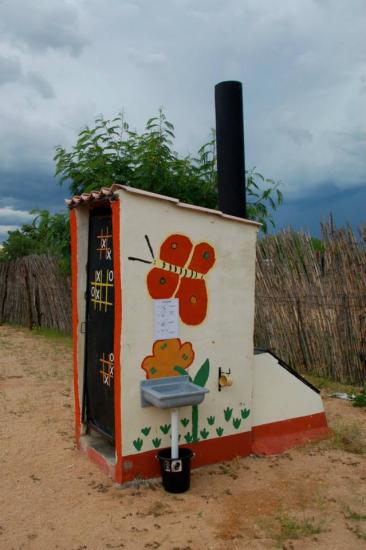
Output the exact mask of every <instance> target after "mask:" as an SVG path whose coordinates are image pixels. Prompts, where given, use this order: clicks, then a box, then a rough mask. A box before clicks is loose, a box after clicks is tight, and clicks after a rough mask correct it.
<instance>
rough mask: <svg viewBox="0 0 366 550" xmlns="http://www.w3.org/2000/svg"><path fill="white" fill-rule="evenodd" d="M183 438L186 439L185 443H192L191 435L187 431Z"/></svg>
mask: <svg viewBox="0 0 366 550" xmlns="http://www.w3.org/2000/svg"><path fill="white" fill-rule="evenodd" d="M184 439H185V440H186V442H187V443H192V441H193V436H192V434H191V433H190V432H187V433H186V435H185V436H184Z"/></svg>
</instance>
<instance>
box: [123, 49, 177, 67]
mask: <svg viewBox="0 0 366 550" xmlns="http://www.w3.org/2000/svg"><path fill="white" fill-rule="evenodd" d="M127 56H128V57H129V58H130V59H131V60H132V61H133V62H134V63H135V64H136V65H139V66H141V67H143V66H145V67H148V66H149V65H150V66H154V65H164V64H165V63H166V62H167V57H166V55H165V54H164V53H163V52H148V51H142V50H134V49H131V48H128V49H127Z"/></svg>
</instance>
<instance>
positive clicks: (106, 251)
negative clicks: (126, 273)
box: [97, 226, 112, 260]
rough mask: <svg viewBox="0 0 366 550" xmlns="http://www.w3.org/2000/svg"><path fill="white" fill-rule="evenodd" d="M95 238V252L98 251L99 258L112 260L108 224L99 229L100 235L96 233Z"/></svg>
mask: <svg viewBox="0 0 366 550" xmlns="http://www.w3.org/2000/svg"><path fill="white" fill-rule="evenodd" d="M97 239H98V245H97V252H99V259H100V260H101V259H102V258H104V259H105V260H112V248H111V240H112V234H111V233H110V231H109V228H108V226H107V227H106V229H101V231H100V235H97Z"/></svg>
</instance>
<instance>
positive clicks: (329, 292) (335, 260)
mask: <svg viewBox="0 0 366 550" xmlns="http://www.w3.org/2000/svg"><path fill="white" fill-rule="evenodd" d="M322 233H323V234H322V246H323V249H322V250H319V251H316V250H314V246H313V244H312V240H311V238H310V237H309V236H308V235H306V234H305V233H297V232H294V231H292V230H287V231H283V232H281V233H279V234H278V235H276V236H268V237H265V238H264V239H262V240H261V241H260V242H259V243H258V246H257V270H256V312H255V344H256V345H257V346H259V347H265V348H268V349H271V350H272V351H274V352H275V353H276V354H278V355H279V356H281V357H283V359H284V360H285V361H288V362H289V363H290V364H291V365H292V366H293V367H294V368H295V369H297V370H299V371H300V372H304V371H305V372H309V373H313V374H316V375H318V376H325V377H328V378H332V379H334V380H338V381H341V382H349V383H353V384H364V383H365V380H366V225H365V227H364V228H362V229H361V230H360V232H359V238H358V239H357V238H356V236H355V234H354V233H353V231H352V230H351V228H350V227H346V228H343V229H341V230H338V231H335V230H334V229H333V225H332V224H324V225H323V226H322ZM0 322H10V323H16V324H20V325H24V326H28V327H30V328H32V327H33V326H41V327H49V328H56V329H59V330H63V331H70V330H71V300H70V288H69V281H66V280H65V279H64V278H63V277H62V276H61V275H60V273H59V269H58V261H57V259H56V258H52V257H49V256H26V257H24V258H20V259H18V260H16V261H13V262H8V263H0Z"/></svg>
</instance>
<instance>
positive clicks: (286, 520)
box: [274, 515, 325, 547]
mask: <svg viewBox="0 0 366 550" xmlns="http://www.w3.org/2000/svg"><path fill="white" fill-rule="evenodd" d="M277 520H278V521H279V528H280V530H279V533H278V534H277V535H276V536H275V537H274V540H275V542H276V545H277V546H279V547H282V546H283V544H284V542H286V541H287V540H295V539H302V538H306V537H311V536H314V535H319V533H322V532H323V531H324V530H325V529H324V524H323V522H319V523H316V522H315V519H314V518H312V519H303V520H299V519H297V518H293V517H290V516H287V515H282V516H279V517H277Z"/></svg>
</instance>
